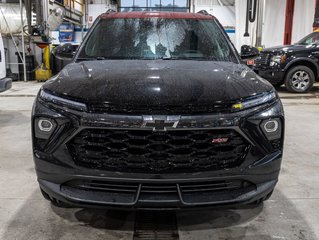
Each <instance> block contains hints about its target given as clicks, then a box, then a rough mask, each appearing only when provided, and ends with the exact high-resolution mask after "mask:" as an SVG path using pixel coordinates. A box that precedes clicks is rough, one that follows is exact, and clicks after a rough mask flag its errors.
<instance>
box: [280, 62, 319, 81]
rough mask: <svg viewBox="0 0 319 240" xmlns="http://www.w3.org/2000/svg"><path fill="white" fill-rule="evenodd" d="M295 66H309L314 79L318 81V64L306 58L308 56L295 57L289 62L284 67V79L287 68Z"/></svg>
mask: <svg viewBox="0 0 319 240" xmlns="http://www.w3.org/2000/svg"><path fill="white" fill-rule="evenodd" d="M296 66H305V67H308V68H310V69H311V70H312V71H313V73H314V75H315V81H318V79H319V66H318V64H317V63H316V62H315V61H313V60H311V59H308V58H302V59H296V60H294V61H292V62H290V63H289V64H288V65H287V66H286V67H285V76H284V79H286V76H287V74H288V72H289V70H290V69H292V68H293V67H296Z"/></svg>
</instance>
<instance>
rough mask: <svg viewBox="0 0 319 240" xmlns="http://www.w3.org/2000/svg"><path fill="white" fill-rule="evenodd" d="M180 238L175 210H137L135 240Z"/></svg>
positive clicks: (175, 239) (174, 239) (173, 239)
mask: <svg viewBox="0 0 319 240" xmlns="http://www.w3.org/2000/svg"><path fill="white" fill-rule="evenodd" d="M146 239H147V240H153V239H154V240H178V239H179V236H178V231H177V222H176V214H175V213H174V212H151V211H150V212H148V211H145V212H143V211H142V212H136V217H135V227H134V235H133V240H146Z"/></svg>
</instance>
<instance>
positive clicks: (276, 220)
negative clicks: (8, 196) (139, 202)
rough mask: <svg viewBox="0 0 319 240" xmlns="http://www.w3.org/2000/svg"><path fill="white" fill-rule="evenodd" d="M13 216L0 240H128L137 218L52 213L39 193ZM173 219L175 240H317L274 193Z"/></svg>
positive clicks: (122, 213) (125, 213)
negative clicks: (252, 202)
mask: <svg viewBox="0 0 319 240" xmlns="http://www.w3.org/2000/svg"><path fill="white" fill-rule="evenodd" d="M8 201H14V200H8ZM19 201H21V200H19ZM9 205H12V204H9ZM15 212H16V213H15V214H14V215H13V216H10V220H9V221H8V222H7V223H5V224H2V226H1V228H5V229H1V232H2V233H3V234H2V235H0V236H1V237H0V239H6V240H7V239H8V240H9V239H17V240H19V239H23V240H25V239H55V240H57V239H68V240H72V239H77V240H81V239H132V236H133V231H134V221H135V214H136V213H135V212H132V211H131V212H130V211H115V210H104V209H79V208H66V209H63V208H57V207H55V206H53V205H51V204H50V203H49V202H47V201H45V200H42V199H41V198H40V193H39V191H36V192H35V193H34V194H33V196H31V197H30V199H28V200H26V201H25V202H24V203H23V204H22V205H21V207H20V208H19V209H18V210H17V211H15ZM149 214H156V212H149ZM176 217H177V225H178V230H179V235H180V239H188V240H189V239H201V240H204V239H209V240H215V239H216V240H217V239H218V240H226V239H227V240H239V239H249V240H250V239H251V240H252V239H254V240H255V239H256V240H257V239H258V240H269V239H283V240H285V239H287V240H288V239H289V240H294V239H298V240H300V239H301V240H312V239H316V237H315V236H314V234H313V231H312V229H311V227H310V226H309V225H308V223H307V222H306V221H305V220H304V218H303V217H302V214H301V213H300V212H298V210H297V209H296V207H295V206H294V205H293V203H292V202H290V201H289V200H288V199H286V198H285V196H283V195H282V194H281V193H280V192H279V191H276V194H275V197H274V198H272V199H271V200H270V201H268V202H266V203H265V204H261V205H258V206H247V207H242V208H233V209H210V210H205V211H179V212H177V213H176ZM159 224H160V223H159ZM199 236H200V238H199Z"/></svg>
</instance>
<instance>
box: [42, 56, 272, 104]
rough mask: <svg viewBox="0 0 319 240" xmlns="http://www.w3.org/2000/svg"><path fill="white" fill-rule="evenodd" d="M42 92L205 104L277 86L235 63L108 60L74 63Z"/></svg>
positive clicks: (89, 98) (87, 98)
mask: <svg viewBox="0 0 319 240" xmlns="http://www.w3.org/2000/svg"><path fill="white" fill-rule="evenodd" d="M43 89H45V90H49V91H50V92H53V93H54V94H56V95H59V96H62V97H67V98H70V99H76V100H80V101H82V102H86V103H101V102H105V103H116V104H138V105H165V104H168V105H183V104H194V105H201V104H205V105H206V104H212V103H213V102H230V101H232V100H239V99H241V98H244V97H248V96H252V95H255V94H258V93H262V92H266V91H271V90H272V89H273V87H272V86H271V85H270V84H269V83H268V82H267V81H265V80H263V79H262V78H260V77H259V76H257V75H256V74H255V73H254V72H253V71H252V70H250V69H249V68H248V67H246V66H244V65H240V64H235V63H228V62H227V63H225V62H212V61H190V60H186V61H185V60H152V61H147V60H103V61H84V62H80V63H72V64H69V65H67V66H66V67H65V68H64V69H63V70H62V71H61V72H60V73H59V74H58V75H57V76H55V77H54V78H52V79H51V80H50V81H48V82H47V83H46V84H44V85H43Z"/></svg>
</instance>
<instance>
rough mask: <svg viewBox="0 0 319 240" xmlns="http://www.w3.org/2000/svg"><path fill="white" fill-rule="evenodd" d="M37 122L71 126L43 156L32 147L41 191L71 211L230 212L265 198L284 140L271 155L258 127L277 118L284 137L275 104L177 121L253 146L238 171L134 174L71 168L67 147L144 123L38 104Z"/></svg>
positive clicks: (278, 105)
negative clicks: (94, 132) (90, 133)
mask: <svg viewBox="0 0 319 240" xmlns="http://www.w3.org/2000/svg"><path fill="white" fill-rule="evenodd" d="M39 116H40V117H50V118H54V119H55V121H56V122H57V123H58V124H62V125H63V126H64V125H67V126H70V125H72V129H71V130H70V129H69V130H67V131H65V133H64V135H63V136H60V137H59V138H53V139H51V145H52V146H50V147H48V148H47V149H46V150H45V151H39V150H38V149H37V147H36V144H35V140H34V139H35V137H34V134H33V140H34V142H33V143H34V161H35V166H36V172H37V176H38V181H39V184H40V187H41V189H42V190H43V191H44V192H46V193H47V194H48V195H49V196H50V197H51V198H52V199H57V200H59V201H62V202H66V203H69V204H71V205H73V206H78V207H108V208H130V209H132V208H138V209H179V208H193V207H196V208H200V207H214V206H233V205H241V204H247V203H250V202H254V201H256V200H258V199H261V198H263V197H265V196H267V195H268V194H269V193H270V192H271V191H272V190H273V189H274V187H275V185H276V183H277V181H278V175H279V171H280V166H281V159H282V146H283V137H282V139H280V141H281V143H280V146H279V148H278V149H276V150H274V148H273V147H272V145H271V143H270V142H269V141H268V140H267V139H266V137H265V136H264V134H263V133H262V131H261V129H260V127H259V126H260V123H261V121H263V120H265V119H269V118H279V119H281V121H282V132H284V114H283V109H282V105H281V103H280V101H279V100H278V101H277V102H275V103H273V104H271V105H266V106H263V107H261V108H260V107H256V108H254V109H250V110H247V111H242V112H240V113H236V114H228V115H220V114H217V115H207V116H190V117H188V116H184V117H180V121H179V126H180V127H181V128H185V127H188V128H189V127H191V128H197V129H198V128H201V129H202V128H208V129H233V130H235V131H236V132H238V133H239V134H241V135H242V136H243V137H244V138H245V139H246V140H247V141H248V142H249V143H250V144H251V148H250V150H249V153H248V154H247V156H246V157H245V161H244V162H243V163H242V164H241V165H240V166H238V167H235V168H231V169H221V170H218V171H196V172H187V173H186V172H184V173H183V172H182V173H134V172H121V171H106V170H99V169H89V168H85V167H81V166H78V165H76V164H75V162H74V159H72V156H71V155H70V153H69V151H68V149H67V147H66V143H67V142H69V141H70V139H72V138H73V137H74V136H75V135H76V134H78V133H79V131H81V130H82V129H86V128H108V127H110V125H112V126H111V128H119V129H120V128H121V127H123V121H124V122H125V126H126V127H132V128H137V126H140V125H141V122H140V121H142V120H143V118H140V117H138V116H135V117H128V116H107V117H109V119H107V120H106V119H105V118H106V116H105V115H104V116H102V115H99V114H82V115H81V116H79V113H78V112H75V111H74V112H72V111H71V110H68V111H65V110H62V111H61V110H60V109H58V108H56V109H55V108H48V106H45V103H41V102H39V101H37V102H36V103H35V105H34V109H33V120H32V122H33V123H34V120H35V118H36V117H39ZM190 123H191V125H190ZM106 124H108V126H106ZM33 127H34V124H33ZM33 132H34V131H33ZM57 132H59V129H58V130H57ZM282 135H283V133H282Z"/></svg>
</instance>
